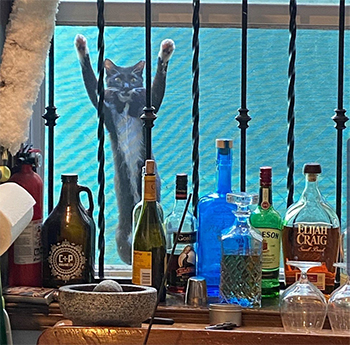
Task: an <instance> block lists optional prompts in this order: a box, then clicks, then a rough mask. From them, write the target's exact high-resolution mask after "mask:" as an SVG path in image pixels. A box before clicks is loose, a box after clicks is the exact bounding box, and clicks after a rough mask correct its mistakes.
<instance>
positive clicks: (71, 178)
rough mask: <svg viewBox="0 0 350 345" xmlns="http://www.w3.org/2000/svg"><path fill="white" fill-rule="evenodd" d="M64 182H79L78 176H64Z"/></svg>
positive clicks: (62, 177) (62, 176)
mask: <svg viewBox="0 0 350 345" xmlns="http://www.w3.org/2000/svg"><path fill="white" fill-rule="evenodd" d="M61 181H62V182H78V174H62V175H61Z"/></svg>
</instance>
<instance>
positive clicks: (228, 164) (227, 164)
mask: <svg viewBox="0 0 350 345" xmlns="http://www.w3.org/2000/svg"><path fill="white" fill-rule="evenodd" d="M221 151H224V152H221ZM216 171H217V193H219V194H226V193H230V192H231V176H232V157H231V149H229V148H226V149H218V154H217V161H216Z"/></svg>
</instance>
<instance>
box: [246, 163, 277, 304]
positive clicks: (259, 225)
mask: <svg viewBox="0 0 350 345" xmlns="http://www.w3.org/2000/svg"><path fill="white" fill-rule="evenodd" d="M271 184H272V168H271V167H261V168H260V191H259V204H258V207H257V208H256V209H255V211H254V212H253V213H252V214H251V216H250V223H251V224H252V226H253V227H254V228H256V229H258V230H259V231H260V233H261V235H262V237H263V252H262V283H261V293H262V297H276V296H278V295H279V291H280V282H279V272H280V252H281V237H282V227H283V221H282V217H281V216H280V214H279V213H278V212H277V211H276V210H275V209H274V208H273V205H272V186H271Z"/></svg>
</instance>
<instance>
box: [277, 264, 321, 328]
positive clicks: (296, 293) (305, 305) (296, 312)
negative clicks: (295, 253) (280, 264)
mask: <svg viewBox="0 0 350 345" xmlns="http://www.w3.org/2000/svg"><path fill="white" fill-rule="evenodd" d="M287 264H288V265H291V266H295V267H297V268H299V269H300V271H301V275H300V279H299V280H298V281H296V282H295V283H294V284H293V285H291V286H290V287H288V288H287V289H286V290H285V291H284V292H283V294H282V295H281V299H280V312H281V318H282V323H283V327H284V330H285V331H287V332H299V333H300V332H302V333H311V332H317V331H320V330H321V329H322V327H323V324H324V320H325V318H326V315H327V302H326V299H325V297H324V296H323V293H322V292H321V291H320V290H319V289H318V288H317V287H316V286H315V285H314V284H312V283H311V282H310V281H309V279H308V277H307V271H308V270H309V269H310V268H312V267H316V266H321V265H322V263H321V262H313V261H287Z"/></svg>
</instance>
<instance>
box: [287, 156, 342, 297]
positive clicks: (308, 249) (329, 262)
mask: <svg viewBox="0 0 350 345" xmlns="http://www.w3.org/2000/svg"><path fill="white" fill-rule="evenodd" d="M304 174H305V189H304V191H303V193H302V194H301V197H300V199H299V200H298V201H297V202H296V203H294V204H292V205H291V206H289V208H288V209H287V212H286V215H285V219H284V228H283V232H282V245H283V255H284V274H285V280H286V285H287V286H289V285H291V284H293V283H294V282H295V281H296V280H298V278H299V275H300V271H299V269H297V268H294V267H293V266H290V265H288V260H294V261H316V262H321V263H322V266H319V267H312V268H311V269H310V270H309V271H308V274H307V275H308V277H309V280H310V281H312V282H313V283H314V284H315V285H316V286H317V287H318V288H319V289H320V290H321V291H322V292H324V293H327V294H328V293H331V292H332V291H333V289H334V285H335V274H336V268H335V267H334V266H333V264H334V263H335V262H337V259H338V255H339V246H340V229H339V219H338V216H337V214H336V213H335V212H334V210H333V209H332V208H331V207H330V206H329V205H328V204H327V203H326V201H325V200H324V198H323V196H322V195H321V192H320V190H319V188H318V184H317V179H318V175H319V174H321V165H320V164H318V163H309V164H305V165H304Z"/></svg>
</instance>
